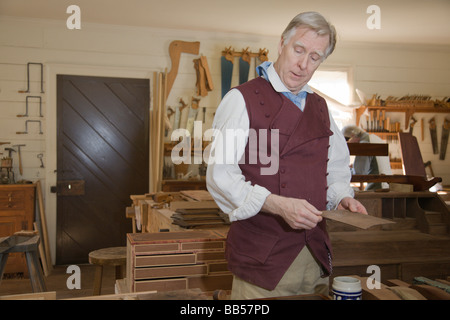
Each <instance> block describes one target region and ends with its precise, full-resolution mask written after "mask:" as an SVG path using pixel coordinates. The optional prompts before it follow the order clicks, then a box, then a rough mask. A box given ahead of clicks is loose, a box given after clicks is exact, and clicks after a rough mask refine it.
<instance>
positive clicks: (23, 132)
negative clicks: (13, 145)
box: [16, 120, 43, 134]
mask: <svg viewBox="0 0 450 320" xmlns="http://www.w3.org/2000/svg"><path fill="white" fill-rule="evenodd" d="M30 122H38V123H39V134H43V132H42V125H41V121H40V120H27V121H25V131H17V132H16V134H28V123H30Z"/></svg>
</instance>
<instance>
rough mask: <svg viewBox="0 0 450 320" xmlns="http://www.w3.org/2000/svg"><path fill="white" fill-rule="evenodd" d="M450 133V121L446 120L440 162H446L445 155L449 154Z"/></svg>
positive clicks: (443, 127)
mask: <svg viewBox="0 0 450 320" xmlns="http://www.w3.org/2000/svg"><path fill="white" fill-rule="evenodd" d="M449 131H450V121H449V120H448V119H447V118H446V119H445V120H444V124H443V125H442V135H441V153H440V154H439V160H445V153H446V152H447V143H448V134H449Z"/></svg>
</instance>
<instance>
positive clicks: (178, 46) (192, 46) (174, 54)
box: [165, 40, 200, 99]
mask: <svg viewBox="0 0 450 320" xmlns="http://www.w3.org/2000/svg"><path fill="white" fill-rule="evenodd" d="M199 50H200V42H198V41H196V42H186V41H180V40H175V41H172V42H171V43H170V45H169V55H170V60H171V62H172V67H171V69H170V71H169V73H168V74H167V88H166V95H165V98H166V99H167V97H168V96H169V93H170V91H171V90H172V86H173V83H174V82H175V78H176V77H177V74H178V67H179V65H180V56H181V54H182V53H190V54H196V55H198V53H199Z"/></svg>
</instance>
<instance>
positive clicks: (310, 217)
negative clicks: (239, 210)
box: [262, 194, 322, 230]
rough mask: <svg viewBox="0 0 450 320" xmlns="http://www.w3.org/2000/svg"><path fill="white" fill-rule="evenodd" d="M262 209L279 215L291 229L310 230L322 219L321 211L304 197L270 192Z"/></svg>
mask: <svg viewBox="0 0 450 320" xmlns="http://www.w3.org/2000/svg"><path fill="white" fill-rule="evenodd" d="M262 211H264V212H268V213H272V214H276V215H279V216H281V217H282V218H283V219H284V220H285V221H286V223H287V224H288V225H289V226H290V227H291V228H292V229H297V230H299V229H306V230H311V229H313V228H314V227H316V226H317V224H318V223H319V222H320V221H322V212H321V211H319V210H317V209H316V208H315V207H314V206H313V205H312V204H310V203H309V202H308V201H306V200H304V199H296V198H287V197H282V196H278V195H275V194H270V195H269V196H268V197H267V198H266V201H265V202H264V205H263V207H262Z"/></svg>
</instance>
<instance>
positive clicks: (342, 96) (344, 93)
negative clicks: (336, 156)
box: [309, 68, 354, 129]
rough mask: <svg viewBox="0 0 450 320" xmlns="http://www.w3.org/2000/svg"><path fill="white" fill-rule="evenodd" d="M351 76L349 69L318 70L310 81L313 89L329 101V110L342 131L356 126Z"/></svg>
mask: <svg viewBox="0 0 450 320" xmlns="http://www.w3.org/2000/svg"><path fill="white" fill-rule="evenodd" d="M349 74H350V72H349V69H348V68H332V69H331V68H330V69H328V70H326V69H323V70H317V71H316V72H315V73H314V76H313V77H312V78H311V80H310V81H309V85H310V86H311V88H312V89H313V90H314V91H315V92H317V93H318V94H319V95H320V96H322V97H323V98H324V99H325V100H326V101H327V104H328V109H329V110H330V112H331V114H332V115H333V118H334V120H335V121H336V124H337V125H338V127H339V128H340V129H342V128H343V127H344V126H346V125H348V124H354V119H353V108H352V107H351V103H352V100H353V94H352V87H351V85H350V81H349Z"/></svg>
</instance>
